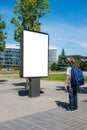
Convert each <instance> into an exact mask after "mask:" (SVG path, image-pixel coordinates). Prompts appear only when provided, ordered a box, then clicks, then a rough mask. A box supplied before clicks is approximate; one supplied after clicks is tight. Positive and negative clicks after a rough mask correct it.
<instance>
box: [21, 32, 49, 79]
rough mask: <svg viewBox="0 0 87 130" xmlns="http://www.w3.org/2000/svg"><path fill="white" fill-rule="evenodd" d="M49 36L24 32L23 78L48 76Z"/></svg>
mask: <svg viewBox="0 0 87 130" xmlns="http://www.w3.org/2000/svg"><path fill="white" fill-rule="evenodd" d="M48 39H49V38H48V34H46V33H38V32H33V31H26V30H24V31H23V43H22V44H23V59H22V60H23V61H22V63H23V77H45V76H48Z"/></svg>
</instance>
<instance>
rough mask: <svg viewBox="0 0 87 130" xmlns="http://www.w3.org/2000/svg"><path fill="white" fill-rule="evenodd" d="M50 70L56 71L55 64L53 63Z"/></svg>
mask: <svg viewBox="0 0 87 130" xmlns="http://www.w3.org/2000/svg"><path fill="white" fill-rule="evenodd" d="M50 69H51V70H52V71H56V70H57V63H56V62H54V63H53V64H52V65H51V67H50Z"/></svg>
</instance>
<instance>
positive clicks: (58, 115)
mask: <svg viewBox="0 0 87 130" xmlns="http://www.w3.org/2000/svg"><path fill="white" fill-rule="evenodd" d="M24 86H25V80H20V79H5V78H4V79H0V130H87V84H85V85H84V86H83V87H82V88H81V89H80V93H78V100H79V110H78V111H75V112H66V108H67V107H68V93H66V92H65V91H64V90H63V86H64V83H63V82H49V81H41V94H40V97H36V98H30V97H29V94H28V91H25V87H24Z"/></svg>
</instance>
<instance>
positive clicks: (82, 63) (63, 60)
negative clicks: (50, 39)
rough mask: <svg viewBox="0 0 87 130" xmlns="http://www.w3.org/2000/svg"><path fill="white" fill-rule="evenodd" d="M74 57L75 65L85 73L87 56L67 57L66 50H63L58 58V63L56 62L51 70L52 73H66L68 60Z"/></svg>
mask: <svg viewBox="0 0 87 130" xmlns="http://www.w3.org/2000/svg"><path fill="white" fill-rule="evenodd" d="M69 57H73V58H74V59H75V65H76V66H78V67H80V68H81V69H82V70H83V71H87V56H81V55H68V56H66V55H65V50H64V49H62V52H61V54H60V55H59V56H58V62H57V63H56V62H54V63H53V64H52V65H51V67H50V69H51V70H52V71H64V70H66V68H67V66H68V64H67V58H69Z"/></svg>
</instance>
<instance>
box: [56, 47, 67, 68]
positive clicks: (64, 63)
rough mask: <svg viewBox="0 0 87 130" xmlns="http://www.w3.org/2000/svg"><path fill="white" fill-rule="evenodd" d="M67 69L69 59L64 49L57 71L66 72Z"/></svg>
mask: <svg viewBox="0 0 87 130" xmlns="http://www.w3.org/2000/svg"><path fill="white" fill-rule="evenodd" d="M66 67H67V58H66V55H65V51H64V49H62V53H61V55H60V56H59V58H58V66H57V70H65V69H66Z"/></svg>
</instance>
